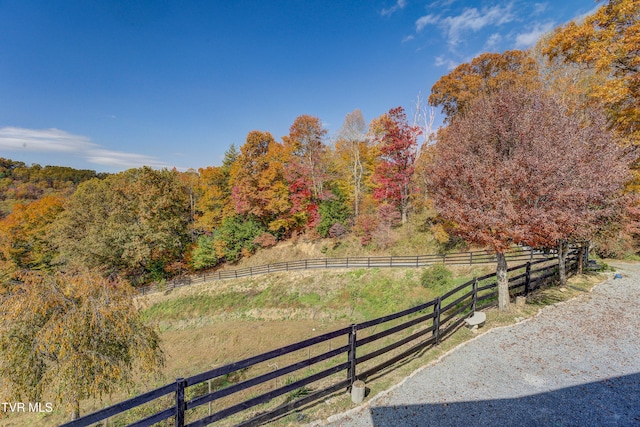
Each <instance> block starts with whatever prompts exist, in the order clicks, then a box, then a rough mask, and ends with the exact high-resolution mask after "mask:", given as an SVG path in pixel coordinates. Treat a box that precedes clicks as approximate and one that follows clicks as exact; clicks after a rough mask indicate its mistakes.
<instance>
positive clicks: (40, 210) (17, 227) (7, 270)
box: [0, 196, 64, 275]
mask: <svg viewBox="0 0 640 427" xmlns="http://www.w3.org/2000/svg"><path fill="white" fill-rule="evenodd" d="M63 202H64V200H63V199H62V198H61V197H57V196H45V197H43V198H42V199H40V200H36V201H34V202H31V203H29V204H28V205H24V204H21V203H19V204H17V205H15V206H14V207H13V212H12V213H11V214H9V215H8V216H7V217H6V218H4V219H2V220H0V263H1V264H0V270H2V272H3V273H4V274H3V275H11V274H12V273H14V272H15V271H17V270H21V269H35V270H50V269H51V268H52V264H53V262H54V258H55V256H56V253H57V251H56V248H55V246H54V244H53V242H52V237H53V235H52V232H53V230H52V227H53V223H54V221H55V219H56V218H57V217H58V215H59V214H60V213H61V212H62V211H63Z"/></svg>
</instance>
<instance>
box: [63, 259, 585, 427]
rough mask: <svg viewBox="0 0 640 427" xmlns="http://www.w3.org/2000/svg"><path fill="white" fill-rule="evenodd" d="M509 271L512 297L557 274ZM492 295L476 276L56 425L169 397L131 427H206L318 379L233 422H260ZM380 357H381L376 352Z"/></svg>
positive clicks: (434, 340)
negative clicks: (219, 383) (233, 378)
mask: <svg viewBox="0 0 640 427" xmlns="http://www.w3.org/2000/svg"><path fill="white" fill-rule="evenodd" d="M577 266H578V254H577V251H571V252H569V254H568V256H567V262H566V267H567V275H568V276H569V275H572V274H574V273H575V272H576V271H577V269H578V267H577ZM508 273H509V274H510V277H509V290H510V294H511V296H512V297H513V296H516V295H527V294H528V293H530V292H531V291H533V290H535V289H538V288H540V287H541V286H543V285H545V284H548V283H549V282H550V281H551V280H554V279H555V278H556V276H557V274H558V263H557V258H554V259H547V258H544V259H538V260H530V261H528V262H526V263H524V264H520V265H517V266H514V267H511V268H509V270H508ZM496 299H497V282H496V273H491V274H487V275H484V276H481V277H476V278H474V279H472V280H470V281H468V282H466V283H463V284H461V285H459V286H457V287H456V288H454V289H452V290H450V291H448V292H446V293H445V294H443V295H441V296H439V297H437V298H435V299H434V300H432V301H428V302H425V303H423V304H420V305H418V306H416V307H412V308H409V309H406V310H402V311H400V312H397V313H393V314H390V315H387V316H383V317H380V318H377V319H373V320H368V321H365V322H362V323H358V324H352V325H350V326H348V327H345V328H342V329H338V330H336V331H332V332H329V333H325V334H322V335H319V336H315V337H312V338H309V339H306V340H303V341H300V342H297V343H295V344H291V345H288V346H285V347H281V348H278V349H275V350H271V351H268V352H266V353H263V354H260V355H257V356H252V357H249V358H247V359H244V360H241V361H238V362H235V363H231V364H228V365H225V366H221V367H218V368H215V369H212V370H209V371H207V372H203V373H200V374H197V375H194V376H191V377H188V378H179V379H177V380H176V382H175V383H172V384H167V385H165V386H163V387H160V388H158V389H155V390H152V391H150V392H148V393H145V394H143V395H140V396H137V397H134V398H132V399H129V400H126V401H124V402H120V403H118V404H116V405H113V406H111V407H108V408H105V409H102V410H100V411H98V412H95V413H93V414H90V415H87V416H85V417H82V418H80V419H78V420H75V421H71V422H68V423H66V424H63V425H62V426H61V427H86V426H90V425H93V424H94V423H96V422H98V421H101V420H105V419H107V418H110V417H113V416H115V415H117V414H121V413H123V412H125V411H127V410H129V409H132V408H135V407H139V406H140V405H142V404H144V403H146V402H149V401H151V400H153V399H157V398H160V397H163V396H167V395H168V394H173V396H174V399H173V400H172V401H174V402H175V404H173V405H171V406H170V407H168V408H166V409H163V410H161V411H159V412H157V413H154V414H151V415H148V416H147V417H146V418H143V419H140V420H138V421H136V422H134V423H132V424H129V427H131V426H136V427H144V426H151V425H153V424H155V423H157V422H159V421H162V420H167V419H170V418H173V419H174V423H175V424H174V425H175V426H176V427H184V426H187V427H196V426H205V425H209V424H211V423H214V422H216V421H219V420H223V419H227V418H229V417H232V416H234V415H236V414H239V413H241V412H244V411H248V410H251V409H253V410H254V411H255V408H256V407H258V406H259V405H263V404H266V403H269V402H272V401H274V399H276V398H278V397H280V396H283V395H286V394H291V393H294V392H295V391H296V390H301V389H302V388H305V387H306V386H308V385H311V384H314V383H315V384H316V387H317V388H316V389H315V390H307V392H308V393H309V394H308V395H306V396H298V397H297V398H295V399H294V400H293V401H285V402H282V403H281V404H279V405H278V406H276V407H275V408H268V409H264V407H262V411H261V412H259V413H252V414H247V415H246V416H245V418H244V419H242V420H237V421H236V422H237V423H238V424H236V425H238V426H255V425H260V424H262V423H264V422H267V421H270V420H273V419H275V418H277V417H280V416H282V415H284V414H287V413H289V412H291V411H293V410H294V409H296V408H299V407H301V406H304V405H306V404H308V403H310V402H313V401H317V400H318V399H320V398H321V397H324V396H327V395H330V394H332V393H335V392H336V391H339V390H341V389H349V388H350V387H351V385H352V384H353V383H354V381H356V380H357V379H367V378H368V377H371V376H372V375H374V374H377V373H380V372H381V371H382V370H384V369H386V368H388V367H390V366H392V365H394V364H395V363H397V362H398V361H401V360H403V359H406V358H407V357H408V356H410V355H412V354H416V353H417V352H418V351H420V350H422V349H426V348H427V347H430V346H434V345H437V344H439V343H440V342H441V341H442V340H443V339H446V338H447V337H448V336H449V335H450V334H451V333H453V332H454V331H455V330H456V329H457V328H458V327H460V325H461V324H462V322H464V320H465V319H466V318H467V317H468V316H470V315H472V314H473V312H474V311H475V310H476V309H478V308H481V307H487V306H491V305H494V304H495V301H496ZM381 325H386V328H385V329H383V330H378V328H379V327H381ZM401 334H404V335H401ZM390 337H393V338H390ZM334 340H339V341H340V342H339V344H338V345H337V346H335V347H333V346H332V343H333V342H334ZM322 343H324V344H326V343H329V348H328V350H327V351H324V350H322V351H321V352H320V353H319V354H315V355H314V356H313V357H312V356H311V350H310V349H311V348H312V347H314V346H318V345H319V344H322ZM314 348H315V347H314ZM305 349H309V350H308V353H307V354H308V355H307V354H305V356H306V357H299V355H298V356H296V355H295V353H296V352H299V351H300V350H305ZM291 355H293V356H294V361H293V362H288V364H286V366H283V367H278V365H276V369H275V370H271V371H267V372H257V373H256V375H253V376H251V377H249V378H242V379H240V380H238V381H237V382H235V383H232V384H230V385H226V386H225V387H222V388H219V389H217V390H213V391H212V390H211V388H209V391H208V392H205V393H200V394H199V395H197V396H192V397H191V398H186V397H185V396H186V393H185V391H186V390H187V389H188V388H189V387H194V386H198V385H202V384H203V383H205V382H208V381H212V380H216V379H220V378H223V377H225V376H228V375H230V374H234V373H238V372H247V370H249V369H251V368H254V367H256V366H258V365H259V364H261V363H265V362H268V361H272V360H274V359H276V358H278V357H281V356H291ZM384 355H386V357H382V356H384ZM321 362H324V365H323V366H319V364H321ZM311 367H315V368H314V369H315V371H312V370H311ZM304 368H307V370H308V372H307V374H306V375H303V376H302V377H301V378H298V379H295V380H293V381H290V382H285V383H284V384H282V383H281V384H278V382H277V379H278V378H282V377H284V376H288V375H289V374H291V373H293V372H300V370H302V369H304ZM340 372H343V373H345V374H346V375H345V377H342V379H340V378H339V377H338V378H336V375H337V374H339V373H340ZM288 378H289V377H288ZM274 380H275V381H276V383H275V385H273V384H272V382H273V381H274ZM209 384H211V383H209ZM268 384H271V387H267V388H268V390H266V391H265V390H262V391H260V392H258V393H257V394H255V393H254V394H253V395H252V396H251V397H250V398H249V399H245V400H241V399H240V400H238V401H235V402H232V403H231V404H229V405H228V406H226V407H224V408H222V409H219V410H217V411H216V412H212V411H211V406H210V407H209V414H208V415H207V416H204V417H202V418H199V419H197V420H194V421H191V422H190V423H187V422H186V421H185V416H186V415H189V417H190V418H194V416H196V415H198V414H197V413H194V412H193V411H192V410H195V409H196V408H199V407H202V405H205V404H209V405H211V402H219V401H220V400H221V399H223V398H225V397H229V396H234V395H238V394H239V393H240V392H243V391H246V390H250V389H252V388H254V387H256V386H260V385H262V386H265V385H268ZM252 390H255V389H252ZM311 391H312V392H311ZM190 411H191V412H190ZM198 416H199V415H198ZM247 417H248V418H247Z"/></svg>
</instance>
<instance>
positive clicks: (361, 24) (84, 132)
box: [0, 0, 598, 172]
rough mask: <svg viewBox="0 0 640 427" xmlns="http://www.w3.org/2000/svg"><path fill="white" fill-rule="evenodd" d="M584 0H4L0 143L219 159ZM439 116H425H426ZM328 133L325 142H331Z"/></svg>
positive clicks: (538, 25)
mask: <svg viewBox="0 0 640 427" xmlns="http://www.w3.org/2000/svg"><path fill="white" fill-rule="evenodd" d="M597 6H598V4H596V3H594V2H593V1H590V0H581V1H580V0H565V1H562V2H555V1H550V0H549V1H540V2H529V1H522V0H496V1H483V0H476V1H462V0H435V1H433V0H432V1H429V0H426V1H414V0H370V1H347V0H342V1H338V0H335V1H334V0H289V1H284V0H283V1H280V0H269V1H258V0H256V1H244V0H233V1H232V0H229V1H217V0H210V1H186V0H185V1H159V0H158V1H140V0H129V1H117V2H116V1H99V0H78V1H71V0H64V1H57V2H51V1H31V0H0V157H8V158H12V159H14V160H20V161H23V162H25V163H27V164H31V163H39V164H41V165H47V164H55V165H62V166H72V167H76V168H87V169H95V170H98V171H107V172H115V171H120V170H124V169H128V168H130V167H138V166H141V165H150V166H153V167H173V166H175V167H178V168H179V169H181V170H184V169H187V168H190V167H192V168H195V169H197V168H199V167H205V166H211V165H219V164H220V162H221V160H222V157H223V154H224V152H225V151H226V150H227V148H228V147H229V145H230V144H232V143H233V144H235V145H236V146H237V147H239V146H240V145H242V144H243V142H244V140H245V137H246V135H247V133H248V132H249V131H251V130H254V129H257V130H264V131H269V132H271V133H272V134H273V135H274V137H275V138H276V139H278V140H279V139H280V138H281V137H282V136H283V135H286V134H288V131H289V127H290V126H291V124H292V123H293V121H294V120H295V118H296V117H297V116H299V115H301V114H310V115H314V116H317V117H319V118H320V119H321V120H322V121H323V123H324V124H325V126H326V127H327V129H328V131H329V136H330V137H332V136H334V135H335V133H336V132H337V130H338V129H339V127H340V125H341V124H342V121H343V119H344V116H345V115H346V114H347V113H349V112H351V111H353V110H354V109H356V108H359V109H361V110H362V112H363V114H364V116H365V119H366V120H367V121H369V120H371V119H373V118H375V117H377V116H379V115H380V114H383V113H384V112H386V111H388V110H389V109H390V108H393V107H396V106H399V105H402V106H404V107H405V108H406V109H407V110H408V111H409V112H410V111H411V105H412V103H413V102H414V101H415V98H416V96H417V94H418V93H419V92H422V94H423V95H424V96H425V97H426V96H428V94H429V93H430V89H431V86H432V85H433V84H434V83H435V82H436V81H437V80H438V79H439V78H440V77H441V76H442V75H444V74H446V73H447V72H449V71H450V70H451V69H452V68H453V67H455V66H456V65H458V64H460V63H462V62H467V61H469V60H471V59H472V58H473V57H474V56H476V55H478V54H480V53H483V52H502V51H504V50H508V49H514V48H518V49H525V48H527V47H529V46H531V45H532V44H534V43H535V41H536V39H537V38H538V37H539V35H540V34H542V33H544V32H547V31H550V30H551V29H553V28H554V27H555V26H557V25H559V24H563V23H566V22H568V21H569V20H571V19H574V18H576V17H579V16H581V15H584V14H586V13H589V12H593V11H595V8H597ZM438 120H439V119H436V125H437V124H438ZM328 142H330V141H328Z"/></svg>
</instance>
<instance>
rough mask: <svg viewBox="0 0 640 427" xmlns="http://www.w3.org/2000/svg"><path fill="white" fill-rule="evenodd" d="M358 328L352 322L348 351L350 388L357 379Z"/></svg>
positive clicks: (349, 388)
mask: <svg viewBox="0 0 640 427" xmlns="http://www.w3.org/2000/svg"><path fill="white" fill-rule="evenodd" d="M356 330H357V328H356V325H355V324H352V325H351V331H350V332H349V350H348V351H347V358H348V361H349V367H348V368H347V380H348V381H349V387H348V390H351V386H352V385H353V383H354V382H355V381H356Z"/></svg>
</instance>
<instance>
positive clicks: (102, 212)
mask: <svg viewBox="0 0 640 427" xmlns="http://www.w3.org/2000/svg"><path fill="white" fill-rule="evenodd" d="M189 217H190V200H189V194H188V192H187V191H186V189H185V187H184V186H183V185H182V183H181V182H180V179H179V177H178V173H177V172H175V171H169V170H166V169H165V170H161V171H156V170H153V169H151V168H148V167H143V168H140V169H129V170H127V171H125V172H121V173H119V174H117V175H111V176H109V177H108V178H107V179H105V180H103V181H100V180H96V179H94V180H90V181H87V182H85V183H83V184H81V185H80V186H79V187H78V189H77V190H76V192H75V193H74V194H73V196H71V198H70V199H69V202H68V203H67V205H66V210H65V212H64V213H63V214H61V215H60V221H59V223H58V224H57V231H58V233H57V234H58V243H59V247H60V252H61V254H62V255H63V257H64V260H66V261H68V262H70V263H71V264H77V265H80V266H85V267H89V268H101V269H106V270H108V271H109V272H116V273H118V274H124V275H125V276H127V277H129V278H131V279H132V280H134V279H135V280H147V279H153V280H157V279H159V278H160V277H158V276H163V275H164V274H165V271H164V270H165V267H166V266H167V265H168V264H170V263H171V262H175V261H179V260H181V259H182V256H183V251H184V249H185V248H186V245H187V243H188V242H189V241H190V237H189V232H188V224H189ZM149 274H150V275H151V277H147V276H148V275H149Z"/></svg>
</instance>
